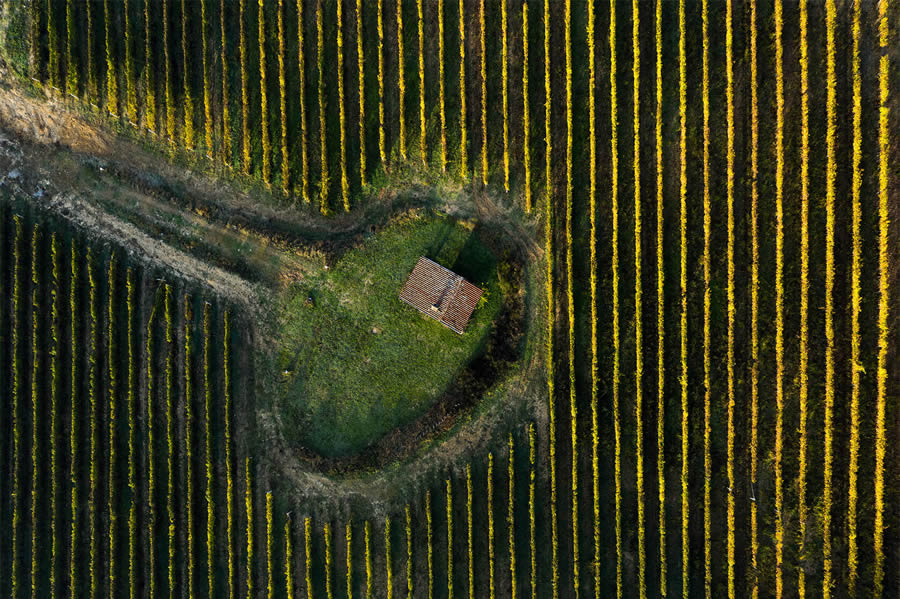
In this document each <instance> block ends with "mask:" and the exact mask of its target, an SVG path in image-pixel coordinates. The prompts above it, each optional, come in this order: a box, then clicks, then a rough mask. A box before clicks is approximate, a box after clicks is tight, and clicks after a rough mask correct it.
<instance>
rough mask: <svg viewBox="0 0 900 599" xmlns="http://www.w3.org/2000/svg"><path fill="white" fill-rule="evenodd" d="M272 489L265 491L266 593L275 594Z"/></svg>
mask: <svg viewBox="0 0 900 599" xmlns="http://www.w3.org/2000/svg"><path fill="white" fill-rule="evenodd" d="M272 548H273V543H272V491H266V593H267V595H266V596H267V597H268V599H272V598H273V597H274V596H275V580H274V578H275V569H274V567H273V563H272Z"/></svg>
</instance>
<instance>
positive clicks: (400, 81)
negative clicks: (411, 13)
mask: <svg viewBox="0 0 900 599" xmlns="http://www.w3.org/2000/svg"><path fill="white" fill-rule="evenodd" d="M397 67H398V68H397V90H398V94H399V96H400V97H399V108H398V111H399V113H400V157H401V158H402V159H403V160H406V64H405V61H404V57H403V0H397Z"/></svg>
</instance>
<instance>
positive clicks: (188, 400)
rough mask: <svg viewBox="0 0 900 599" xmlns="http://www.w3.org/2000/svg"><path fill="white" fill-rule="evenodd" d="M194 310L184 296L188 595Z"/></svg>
mask: <svg viewBox="0 0 900 599" xmlns="http://www.w3.org/2000/svg"><path fill="white" fill-rule="evenodd" d="M193 321H194V310H193V308H192V306H191V299H190V298H189V297H188V296H187V295H185V296H184V455H185V467H186V468H185V469H186V472H185V478H186V481H185V484H186V486H187V501H186V504H187V505H186V506H185V507H186V509H187V523H186V526H187V558H188V563H187V574H188V582H187V591H188V594H189V595H193V594H194V593H195V585H194V568H195V567H196V560H195V557H194V456H193V441H192V439H193V434H192V428H193V425H194V408H193V405H192V404H193V402H194V385H193V377H192V375H191V372H192V371H191V357H192V351H191V350H192V346H193V341H192V340H193V336H194V324H193Z"/></svg>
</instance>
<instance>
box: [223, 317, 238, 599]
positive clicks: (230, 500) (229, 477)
mask: <svg viewBox="0 0 900 599" xmlns="http://www.w3.org/2000/svg"><path fill="white" fill-rule="evenodd" d="M223 338H224V341H223V343H224V345H225V346H224V348H223V354H224V355H223V364H222V375H223V377H224V379H225V381H224V385H223V392H224V395H225V418H224V419H225V502H226V504H227V508H226V512H227V518H228V520H227V527H228V596H229V597H230V598H231V599H234V597H235V595H236V589H235V586H236V580H235V558H234V461H233V458H232V453H233V450H232V440H231V318H230V313H229V312H228V310H226V311H225V333H224V336H223Z"/></svg>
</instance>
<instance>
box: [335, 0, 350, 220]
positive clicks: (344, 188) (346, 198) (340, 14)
mask: <svg viewBox="0 0 900 599" xmlns="http://www.w3.org/2000/svg"><path fill="white" fill-rule="evenodd" d="M337 58H338V67H337V68H338V113H339V117H340V119H339V121H340V129H341V199H342V201H343V204H344V210H345V211H349V210H350V182H349V181H348V180H347V133H346V127H345V120H346V119H345V116H344V2H343V0H338V3H337Z"/></svg>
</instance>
